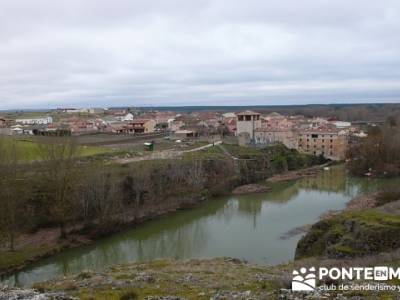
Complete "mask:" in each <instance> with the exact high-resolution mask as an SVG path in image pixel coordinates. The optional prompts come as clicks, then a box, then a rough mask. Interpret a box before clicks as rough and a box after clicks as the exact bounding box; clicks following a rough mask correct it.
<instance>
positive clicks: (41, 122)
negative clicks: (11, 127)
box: [15, 116, 53, 125]
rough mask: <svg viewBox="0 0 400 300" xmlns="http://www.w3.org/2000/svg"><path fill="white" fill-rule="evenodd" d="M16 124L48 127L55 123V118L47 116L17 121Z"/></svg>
mask: <svg viewBox="0 0 400 300" xmlns="http://www.w3.org/2000/svg"><path fill="white" fill-rule="evenodd" d="M15 122H16V123H18V124H23V125H47V124H51V123H53V118H52V117H49V116H46V117H41V118H32V119H16V120H15Z"/></svg>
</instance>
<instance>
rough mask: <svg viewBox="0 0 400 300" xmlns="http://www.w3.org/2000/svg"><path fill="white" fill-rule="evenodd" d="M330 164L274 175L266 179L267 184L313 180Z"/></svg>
mask: <svg viewBox="0 0 400 300" xmlns="http://www.w3.org/2000/svg"><path fill="white" fill-rule="evenodd" d="M331 164H332V162H328V163H325V164H322V165H317V166H312V167H309V168H304V169H301V170H295V171H287V172H283V173H281V174H276V175H274V176H272V177H270V178H267V179H266V182H267V183H276V182H282V181H291V180H298V179H301V178H314V177H316V176H318V174H319V173H320V172H321V171H323V169H324V167H328V166H330V165H331Z"/></svg>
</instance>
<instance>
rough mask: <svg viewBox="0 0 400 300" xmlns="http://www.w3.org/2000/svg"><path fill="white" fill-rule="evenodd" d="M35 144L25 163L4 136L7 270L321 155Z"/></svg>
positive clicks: (62, 141) (0, 192) (0, 161)
mask: <svg viewBox="0 0 400 300" xmlns="http://www.w3.org/2000/svg"><path fill="white" fill-rule="evenodd" d="M36 149H37V151H38V152H37V154H35V155H37V157H38V158H40V159H38V160H35V161H31V162H27V161H26V160H24V159H23V155H22V154H21V153H20V152H19V151H16V150H17V145H16V143H13V142H10V140H7V141H6V140H5V139H0V169H1V172H0V202H1V203H0V207H1V208H2V209H1V210H0V234H1V237H2V244H1V245H2V246H1V247H0V251H1V255H0V270H1V271H2V272H7V271H11V270H15V269H16V268H19V267H21V266H23V265H25V264H26V263H28V262H29V261H32V260H35V259H38V258H40V257H43V256H47V255H50V254H52V253H55V252H57V251H60V250H62V249H63V248H66V247H72V246H76V245H81V244H84V243H88V242H90V240H91V239H94V238H97V237H99V236H103V235H106V234H110V233H112V232H114V231H117V230H120V229H121V228H123V227H126V226H128V225H130V224H135V223H139V222H142V221H144V220H147V219H151V218H154V217H156V216H159V215H162V214H165V213H168V212H170V211H173V210H176V209H180V208H187V207H191V206H193V205H195V204H196V203H198V202H199V201H201V200H202V199H204V198H207V197H209V196H214V195H219V194H223V193H227V192H229V191H230V190H231V189H232V188H233V187H236V186H239V185H242V184H248V183H253V182H257V181H259V180H261V179H264V178H267V177H269V176H271V175H273V174H276V173H280V172H283V171H286V170H294V169H298V168H303V167H307V166H311V165H314V164H317V163H321V162H322V159H321V158H314V157H311V156H306V155H303V154H299V153H298V152H296V151H293V150H288V149H286V148H285V147H283V146H280V145H278V146H275V147H269V148H265V149H252V150H251V151H248V149H243V148H241V147H238V146H227V149H228V150H229V151H230V152H232V154H233V155H235V156H236V157H238V158H239V160H237V161H236V162H235V161H234V160H232V158H231V157H228V156H226V155H224V153H223V152H222V151H220V150H218V149H219V148H217V147H213V148H210V149H207V150H205V151H201V152H199V153H190V154H188V155H187V156H184V157H183V158H182V159H173V160H154V161H141V162H135V163H130V164H124V165H120V164H114V163H112V162H105V161H99V160H91V159H87V158H85V157H82V156H80V155H79V151H80V149H79V147H78V146H77V144H76V143H75V142H74V140H73V139H72V138H65V137H53V138H51V139H49V140H48V142H46V143H40V144H38V145H37V147H36ZM56 228H58V229H57V230H56ZM41 233H42V235H41ZM32 236H34V237H35V236H37V240H33V242H32V241H30V239H31V237H32ZM51 236H53V239H52V240H51V241H48V242H47V240H49V239H50V238H49V237H51Z"/></svg>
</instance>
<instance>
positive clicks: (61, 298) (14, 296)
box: [0, 288, 78, 300]
mask: <svg viewBox="0 0 400 300" xmlns="http://www.w3.org/2000/svg"><path fill="white" fill-rule="evenodd" d="M0 300H78V298H75V297H71V296H67V295H65V294H64V293H60V292H57V293H39V292H37V291H35V290H32V289H27V290H23V289H8V288H3V289H0Z"/></svg>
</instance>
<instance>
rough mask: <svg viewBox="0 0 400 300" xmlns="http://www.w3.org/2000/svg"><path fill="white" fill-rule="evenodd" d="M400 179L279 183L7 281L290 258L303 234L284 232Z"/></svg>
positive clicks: (330, 174) (326, 175) (327, 177)
mask: <svg viewBox="0 0 400 300" xmlns="http://www.w3.org/2000/svg"><path fill="white" fill-rule="evenodd" d="M398 183H399V180H381V179H366V178H354V177H350V176H348V175H347V174H346V172H345V170H344V168H343V167H342V166H336V167H334V168H331V170H330V171H324V172H322V173H321V174H320V175H319V176H318V177H316V178H305V179H302V180H298V181H291V182H285V183H278V184H274V186H273V189H272V190H271V192H269V193H263V194H254V195H246V196H239V197H237V196H235V197H226V198H222V199H214V200H210V201H208V202H207V203H204V204H203V205H201V206H200V207H199V208H197V209H194V210H190V211H184V212H178V213H176V214H173V215H168V216H166V217H163V218H161V219H158V220H154V221H150V222H147V223H146V224H143V225H140V226H138V227H136V228H133V229H130V230H127V231H125V232H122V233H120V234H116V235H113V236H111V237H109V238H105V239H103V240H100V241H98V242H96V243H95V244H94V245H91V246H87V247H82V248H79V249H72V250H68V251H65V252H63V253H60V254H58V255H56V256H54V257H51V258H49V259H46V260H43V261H41V262H39V263H36V264H34V265H33V266H31V267H30V268H27V269H25V270H23V271H21V272H18V273H16V274H15V275H13V276H11V277H9V278H7V279H6V281H7V282H8V283H10V284H16V285H30V284H32V283H34V282H37V281H43V280H47V279H50V278H54V277H57V276H62V275H67V274H72V273H77V272H80V271H82V270H85V269H94V270H103V269H105V268H107V267H110V266H113V265H115V264H123V263H128V262H134V261H147V260H151V259H155V258H163V257H172V258H195V257H218V256H232V257H238V258H244V259H247V260H249V261H252V262H256V263H263V264H277V263H282V262H286V261H288V260H291V259H292V258H293V255H294V251H295V247H296V244H297V241H298V240H299V238H300V235H299V236H294V237H291V238H289V239H285V240H282V239H280V238H279V237H280V236H281V235H283V234H285V233H286V232H288V231H289V230H291V229H292V228H294V227H298V226H302V225H305V224H310V223H314V222H315V221H317V220H318V217H319V216H320V215H321V214H322V213H324V212H326V211H327V210H330V209H341V208H343V207H344V206H345V203H346V202H347V201H349V200H350V199H351V198H352V197H354V196H355V195H357V194H360V193H366V192H370V191H373V190H376V189H378V188H381V187H384V186H392V185H395V184H398Z"/></svg>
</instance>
